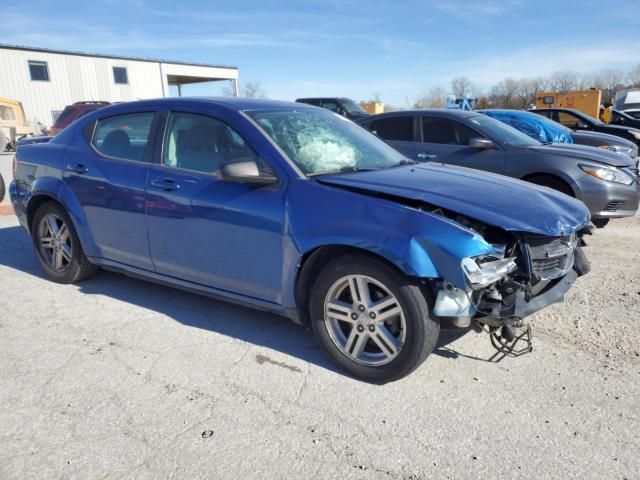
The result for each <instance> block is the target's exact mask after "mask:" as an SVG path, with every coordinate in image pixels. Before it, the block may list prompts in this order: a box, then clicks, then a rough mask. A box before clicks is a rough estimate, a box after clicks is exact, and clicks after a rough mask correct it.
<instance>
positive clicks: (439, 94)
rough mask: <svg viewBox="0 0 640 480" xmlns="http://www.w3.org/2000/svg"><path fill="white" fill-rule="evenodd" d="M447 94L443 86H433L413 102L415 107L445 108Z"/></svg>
mask: <svg viewBox="0 0 640 480" xmlns="http://www.w3.org/2000/svg"><path fill="white" fill-rule="evenodd" d="M446 99H447V94H446V92H445V90H444V88H442V87H432V88H430V89H429V91H428V92H426V93H424V94H422V95H421V96H420V97H418V98H417V99H416V101H415V102H414V103H413V106H414V108H443V107H444V104H445V102H446Z"/></svg>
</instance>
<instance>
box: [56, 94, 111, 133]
mask: <svg viewBox="0 0 640 480" xmlns="http://www.w3.org/2000/svg"><path fill="white" fill-rule="evenodd" d="M107 105H110V103H109V102H76V103H74V104H72V105H67V106H66V107H65V108H64V110H63V111H62V113H61V114H60V115H58V118H57V119H56V121H55V123H54V124H53V126H52V127H51V128H50V129H49V133H50V134H51V135H55V134H57V133H58V132H60V131H61V130H63V129H64V128H65V127H67V125H70V124H71V123H73V121H74V120H76V119H78V118H80V117H81V116H82V115H84V114H86V113H89V112H92V111H93V110H97V109H98V108H102V107H106V106H107Z"/></svg>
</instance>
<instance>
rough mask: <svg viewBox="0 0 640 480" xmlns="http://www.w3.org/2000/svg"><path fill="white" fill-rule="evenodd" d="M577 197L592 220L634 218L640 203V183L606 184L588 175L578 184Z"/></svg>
mask: <svg viewBox="0 0 640 480" xmlns="http://www.w3.org/2000/svg"><path fill="white" fill-rule="evenodd" d="M576 193H577V197H578V199H579V200H582V201H583V202H584V203H585V205H586V206H587V208H589V211H590V212H591V217H592V218H622V217H632V216H634V215H635V214H636V211H637V210H638V204H639V203H640V182H639V181H638V180H636V181H634V182H633V183H632V184H631V185H622V184H619V183H612V182H605V181H602V180H598V179H596V178H593V177H590V176H588V175H586V176H585V178H582V179H581V181H580V183H579V184H578V191H577V192H576Z"/></svg>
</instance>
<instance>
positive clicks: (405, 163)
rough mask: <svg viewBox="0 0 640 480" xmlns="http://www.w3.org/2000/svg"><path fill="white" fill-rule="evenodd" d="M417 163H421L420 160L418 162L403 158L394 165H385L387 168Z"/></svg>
mask: <svg viewBox="0 0 640 480" xmlns="http://www.w3.org/2000/svg"><path fill="white" fill-rule="evenodd" d="M416 163H420V162H417V161H415V160H411V159H409V158H403V159H402V160H400V161H399V162H398V163H395V164H393V165H389V166H388V167H385V168H395V167H402V166H403V165H415V164H416Z"/></svg>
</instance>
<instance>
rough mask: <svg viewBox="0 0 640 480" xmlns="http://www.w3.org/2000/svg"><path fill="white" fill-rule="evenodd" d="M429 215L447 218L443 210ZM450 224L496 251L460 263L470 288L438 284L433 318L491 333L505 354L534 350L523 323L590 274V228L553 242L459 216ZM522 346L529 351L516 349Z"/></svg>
mask: <svg viewBox="0 0 640 480" xmlns="http://www.w3.org/2000/svg"><path fill="white" fill-rule="evenodd" d="M431 213H437V214H440V215H445V216H448V215H446V214H445V212H443V211H442V210H441V209H435V210H433V211H432V212H431ZM447 213H448V212H447ZM449 218H451V217H449ZM451 219H455V220H456V221H457V222H459V223H463V224H464V225H465V226H466V227H467V228H469V229H471V230H473V231H474V232H476V233H478V234H479V235H481V236H482V237H483V238H484V239H485V240H486V241H487V242H489V243H490V244H492V245H493V246H494V250H495V253H492V254H488V255H486V254H485V255H480V256H476V257H465V258H463V259H462V261H461V262H460V268H461V270H462V272H463V273H464V276H465V279H466V285H467V288H459V287H456V286H455V285H454V284H452V283H451V282H448V281H447V280H441V281H439V282H438V284H437V285H436V291H437V294H436V301H435V305H434V309H433V314H434V315H435V316H437V317H439V318H440V320H441V321H442V322H443V323H445V324H449V325H453V326H455V327H459V328H466V327H469V326H470V325H471V324H472V322H476V324H478V325H480V326H482V327H483V328H484V329H485V330H487V331H488V332H489V333H490V334H491V341H492V344H493V345H494V347H495V348H496V349H498V350H499V351H501V352H503V353H505V354H511V355H517V354H520V353H525V352H527V351H530V350H531V335H530V329H529V327H528V326H525V325H524V324H523V322H522V320H523V319H524V318H525V317H527V316H529V315H531V314H533V313H535V312H537V311H539V310H542V309H543V308H545V307H547V306H549V305H551V304H553V303H556V302H559V301H562V300H563V298H564V295H565V294H566V292H567V291H568V290H569V288H571V286H572V285H573V284H574V283H575V281H576V279H577V278H578V277H580V276H582V275H585V274H586V273H588V272H589V270H590V266H589V262H588V260H587V258H586V256H585V254H584V252H583V250H582V247H583V246H585V245H586V242H585V241H584V239H583V236H584V235H590V234H591V230H592V227H591V226H585V227H583V228H581V229H578V230H575V231H573V232H572V233H570V234H569V235H566V236H560V237H550V236H543V235H539V234H530V233H523V232H507V231H504V230H501V229H497V228H495V227H491V226H485V225H482V224H479V223H477V222H474V221H472V220H468V219H465V218H461V217H460V216H455V218H451ZM518 329H519V330H520V331H522V332H523V333H521V334H519V333H518V332H517V331H518ZM519 342H524V344H525V347H524V348H519V349H515V348H514V345H515V343H519Z"/></svg>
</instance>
